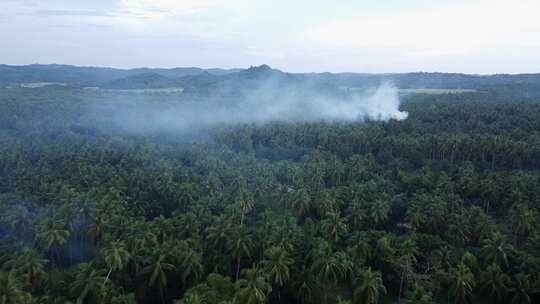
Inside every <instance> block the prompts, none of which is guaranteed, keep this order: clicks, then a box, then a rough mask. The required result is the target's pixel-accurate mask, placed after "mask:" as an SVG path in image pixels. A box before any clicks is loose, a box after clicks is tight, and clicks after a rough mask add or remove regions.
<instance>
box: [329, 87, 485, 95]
mask: <svg viewBox="0 0 540 304" xmlns="http://www.w3.org/2000/svg"><path fill="white" fill-rule="evenodd" d="M339 89H340V90H343V91H348V92H366V93H369V92H372V91H374V90H375V89H374V88H369V89H366V88H361V87H346V86H340V87H339ZM398 91H399V93H402V94H461V93H471V92H476V90H474V89H431V88H416V89H399V90H398Z"/></svg>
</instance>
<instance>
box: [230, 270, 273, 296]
mask: <svg viewBox="0 0 540 304" xmlns="http://www.w3.org/2000/svg"><path fill="white" fill-rule="evenodd" d="M243 273H244V277H245V278H243V279H240V280H238V281H237V282H236V284H237V286H238V292H237V295H236V297H235V298H237V299H238V300H239V301H240V302H239V303H245V304H261V303H265V302H266V297H267V295H268V294H269V293H270V292H271V291H272V285H270V283H268V281H266V278H265V276H264V275H263V274H262V273H261V271H260V270H259V269H257V268H251V269H246V270H244V272H243Z"/></svg>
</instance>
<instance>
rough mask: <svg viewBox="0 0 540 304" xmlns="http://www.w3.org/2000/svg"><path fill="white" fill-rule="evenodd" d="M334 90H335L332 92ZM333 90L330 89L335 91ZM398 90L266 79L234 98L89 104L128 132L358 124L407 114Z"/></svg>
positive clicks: (381, 86) (96, 112) (97, 112)
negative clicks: (340, 88) (322, 88)
mask: <svg viewBox="0 0 540 304" xmlns="http://www.w3.org/2000/svg"><path fill="white" fill-rule="evenodd" d="M336 92H337V91H336ZM336 92H334V93H336ZM399 105H400V99H399V94H398V90H397V88H396V87H394V86H393V85H391V84H382V85H380V86H379V87H378V88H376V89H373V90H370V91H367V92H363V93H362V92H358V93H356V92H355V93H349V92H340V93H339V94H328V93H327V92H326V93H324V94H323V93H317V91H316V90H306V89H298V88H291V87H288V86H284V87H283V88H280V87H279V86H277V85H276V84H275V83H271V82H267V83H264V84H262V85H260V86H258V87H257V88H255V89H251V90H248V91H245V92H243V93H242V94H239V95H238V96H235V97H230V96H229V97H216V96H212V97H206V98H199V99H194V100H189V99H185V100H184V99H182V100H175V99H174V98H172V97H171V99H169V100H166V101H165V102H164V101H163V100H161V101H159V102H158V101H155V100H152V99H151V98H148V99H138V100H137V101H132V102H122V103H114V104H109V105H108V106H107V107H106V108H103V105H100V106H97V107H94V108H93V111H94V113H95V114H97V115H102V116H103V115H104V117H107V119H111V120H112V123H113V124H114V125H116V126H118V127H120V128H121V129H123V130H126V131H129V132H152V131H187V130H190V129H197V128H207V127H213V126H216V125H223V124H227V125H229V124H265V123H270V122H318V121H327V122H358V121H366V120H370V121H387V120H390V119H396V120H401V119H405V118H407V115H408V113H407V112H402V111H400V110H399Z"/></svg>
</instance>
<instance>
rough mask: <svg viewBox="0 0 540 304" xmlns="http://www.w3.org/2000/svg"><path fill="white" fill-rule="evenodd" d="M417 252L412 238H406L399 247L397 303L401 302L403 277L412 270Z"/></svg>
mask: <svg viewBox="0 0 540 304" xmlns="http://www.w3.org/2000/svg"><path fill="white" fill-rule="evenodd" d="M417 254H418V248H417V247H416V243H415V242H414V241H413V240H412V239H407V240H405V242H403V244H402V245H401V248H400V257H399V264H400V266H401V268H402V271H401V279H400V283H399V293H398V303H400V302H401V293H402V292H403V284H404V283H405V279H406V278H407V277H408V276H409V274H410V273H411V272H412V267H413V266H414V264H416V255H417Z"/></svg>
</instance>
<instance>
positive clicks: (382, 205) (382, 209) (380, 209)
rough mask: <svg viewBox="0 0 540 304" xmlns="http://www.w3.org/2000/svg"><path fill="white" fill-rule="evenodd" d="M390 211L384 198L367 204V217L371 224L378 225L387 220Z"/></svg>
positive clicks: (388, 204)
mask: <svg viewBox="0 0 540 304" xmlns="http://www.w3.org/2000/svg"><path fill="white" fill-rule="evenodd" d="M390 211H391V206H390V203H389V202H388V201H386V200H380V199H379V200H376V201H374V202H372V203H371V204H370V205H369V208H368V218H369V219H370V220H371V221H372V223H373V224H375V225H379V224H382V223H384V222H386V220H388V217H389V215H390Z"/></svg>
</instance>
